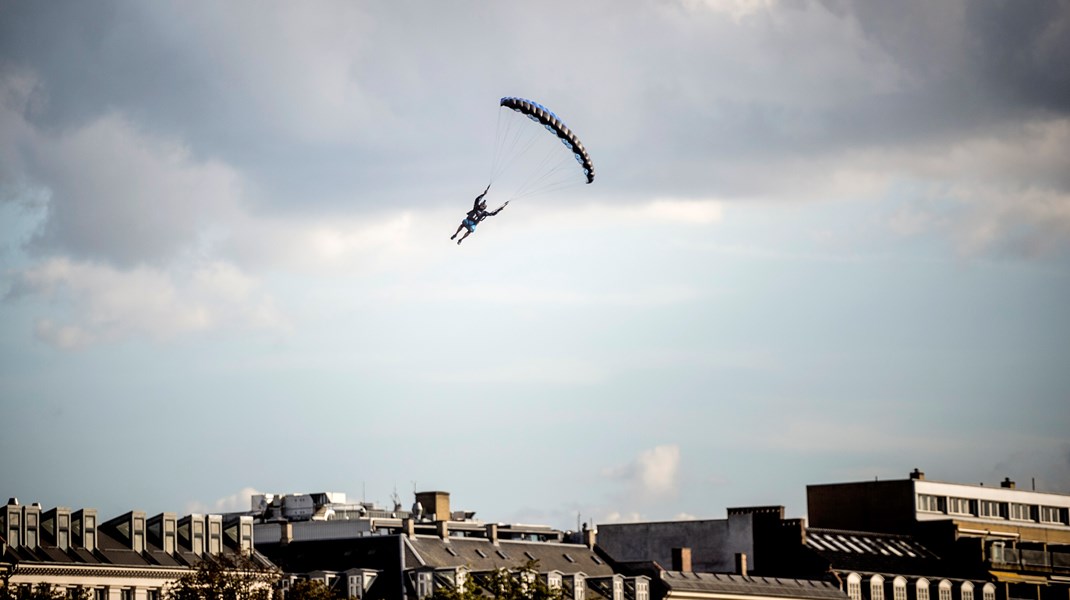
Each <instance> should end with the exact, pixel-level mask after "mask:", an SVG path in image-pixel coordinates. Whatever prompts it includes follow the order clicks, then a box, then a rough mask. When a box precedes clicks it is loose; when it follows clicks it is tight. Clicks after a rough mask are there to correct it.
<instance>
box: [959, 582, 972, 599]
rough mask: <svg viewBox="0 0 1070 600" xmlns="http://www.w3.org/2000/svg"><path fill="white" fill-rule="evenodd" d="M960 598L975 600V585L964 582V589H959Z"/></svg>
mask: <svg viewBox="0 0 1070 600" xmlns="http://www.w3.org/2000/svg"><path fill="white" fill-rule="evenodd" d="M959 598H961V600H973V584H972V583H970V582H969V581H963V582H962V587H961V588H959Z"/></svg>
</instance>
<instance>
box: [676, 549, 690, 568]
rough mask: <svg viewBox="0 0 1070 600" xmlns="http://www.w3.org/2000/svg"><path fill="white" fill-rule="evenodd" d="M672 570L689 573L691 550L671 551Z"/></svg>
mask: <svg viewBox="0 0 1070 600" xmlns="http://www.w3.org/2000/svg"><path fill="white" fill-rule="evenodd" d="M672 570H673V571H679V572H681V573H690V572H691V548H673V549H672Z"/></svg>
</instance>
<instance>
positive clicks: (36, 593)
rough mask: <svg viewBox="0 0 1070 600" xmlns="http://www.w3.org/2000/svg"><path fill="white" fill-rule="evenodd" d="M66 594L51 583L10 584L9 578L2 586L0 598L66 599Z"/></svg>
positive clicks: (19, 599)
mask: <svg viewBox="0 0 1070 600" xmlns="http://www.w3.org/2000/svg"><path fill="white" fill-rule="evenodd" d="M66 597H67V596H66V594H65V593H64V592H62V591H61V590H57V589H55V588H53V587H52V584H50V583H38V584H37V585H33V586H31V585H10V584H9V583H8V581H7V580H5V581H4V584H3V586H0V600H64V599H65V598H66Z"/></svg>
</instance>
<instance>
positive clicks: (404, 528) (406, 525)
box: [401, 519, 416, 540]
mask: <svg viewBox="0 0 1070 600" xmlns="http://www.w3.org/2000/svg"><path fill="white" fill-rule="evenodd" d="M401 533H403V534H404V535H405V537H407V538H409V539H410V540H411V539H412V538H414V537H416V521H415V519H402V520H401Z"/></svg>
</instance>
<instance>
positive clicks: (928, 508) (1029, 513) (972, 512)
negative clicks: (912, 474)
mask: <svg viewBox="0 0 1070 600" xmlns="http://www.w3.org/2000/svg"><path fill="white" fill-rule="evenodd" d="M917 506H918V511H920V512H928V513H941V514H948V515H962V516H967V517H984V518H988V519H1008V520H1011V521H1025V522H1032V523H1046V524H1050V525H1067V524H1068V516H1070V515H1068V514H1067V513H1068V511H1067V509H1066V508H1062V507H1059V506H1044V505H1036V504H1023V503H1019V502H1000V501H998V500H975V499H972V498H958V497H955V496H935V495H933V494H918V502H917Z"/></svg>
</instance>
